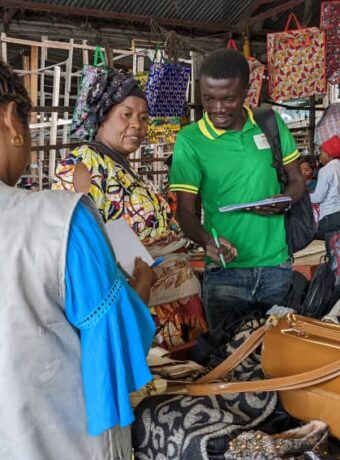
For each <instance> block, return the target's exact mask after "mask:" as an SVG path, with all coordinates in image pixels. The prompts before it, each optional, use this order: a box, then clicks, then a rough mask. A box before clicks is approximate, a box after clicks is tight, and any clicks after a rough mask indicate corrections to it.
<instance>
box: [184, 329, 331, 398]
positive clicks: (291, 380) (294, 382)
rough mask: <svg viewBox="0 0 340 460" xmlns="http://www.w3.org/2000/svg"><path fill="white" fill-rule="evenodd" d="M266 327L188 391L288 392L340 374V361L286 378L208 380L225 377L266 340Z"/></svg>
mask: <svg viewBox="0 0 340 460" xmlns="http://www.w3.org/2000/svg"><path fill="white" fill-rule="evenodd" d="M267 330H268V325H264V326H262V327H260V328H259V329H257V330H256V331H254V332H253V333H252V334H251V335H250V336H249V337H248V339H247V340H246V341H245V342H243V344H242V345H241V346H240V347H239V348H238V349H237V350H236V351H235V352H234V353H233V354H232V355H231V356H229V357H228V358H227V359H226V360H225V361H223V363H221V364H220V365H219V366H217V367H216V368H215V369H213V370H212V371H211V372H209V373H208V374H207V375H205V376H203V377H201V378H200V379H198V380H196V381H195V382H194V383H190V384H189V385H187V386H186V387H185V390H186V393H187V394H188V395H190V396H207V395H221V394H226V393H245V392H251V391H253V392H259V391H284V390H285V391H287V390H296V389H299V388H306V387H309V386H313V385H317V384H319V383H323V382H327V381H328V380H331V379H333V378H335V377H339V376H340V360H337V361H335V362H333V363H331V364H327V365H326V366H322V367H319V368H317V369H313V370H312V371H307V372H302V373H300V374H295V375H291V376H286V377H277V378H272V379H266V380H254V381H250V382H229V383H228V382H225V383H224V382H216V383H209V382H211V381H212V380H215V379H217V378H221V377H223V376H225V375H226V374H228V373H229V372H230V371H231V370H233V369H234V368H235V367H237V366H238V365H239V364H240V363H241V362H242V361H243V360H244V359H245V358H247V357H248V356H249V355H250V354H251V353H252V352H253V351H254V350H255V349H256V348H257V347H258V346H259V345H260V344H261V343H262V342H263V339H264V336H265V334H266V332H267Z"/></svg>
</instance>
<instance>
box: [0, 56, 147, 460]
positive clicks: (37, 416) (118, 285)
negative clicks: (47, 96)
mask: <svg viewBox="0 0 340 460" xmlns="http://www.w3.org/2000/svg"><path fill="white" fill-rule="evenodd" d="M30 108H31V104H30V101H29V98H28V96H27V93H26V90H25V89H24V87H23V85H22V83H21V81H20V79H19V77H18V76H16V75H15V74H14V73H13V72H12V70H11V69H10V68H9V67H8V66H7V65H5V64H3V63H1V62H0V138H1V143H0V215H1V218H0V261H1V262H0V263H1V277H0V293H1V296H0V298H1V304H0V307H1V308H0V407H1V411H0V459H1V460H47V459H48V460H61V459H63V460H85V459H86V460H116V459H122V460H125V459H126V460H127V459H129V460H130V459H131V440H130V428H129V426H130V424H131V423H132V421H133V419H134V417H133V411H132V409H131V406H130V402H129V393H130V392H132V391H135V390H137V389H139V388H140V387H142V386H143V385H145V384H146V383H147V382H148V381H150V379H151V374H150V371H149V369H148V366H147V363H146V354H147V352H148V350H149V347H150V345H151V342H152V339H153V335H154V325H153V321H152V319H151V316H150V314H149V312H148V309H147V308H146V306H145V304H144V302H143V301H142V300H141V297H140V296H139V295H138V294H137V293H136V292H135V291H134V290H133V289H132V288H131V287H130V286H129V284H128V283H127V282H126V280H125V278H124V276H123V274H122V273H121V272H120V270H119V268H118V267H117V264H116V261H115V258H114V255H113V252H112V249H111V246H110V243H109V242H108V240H107V237H106V235H105V232H104V230H103V228H102V224H101V218H100V216H99V214H98V213H97V211H96V209H95V208H94V206H93V205H92V203H91V201H90V200H89V199H88V198H86V197H84V196H82V195H81V194H76V193H69V192H55V191H49V190H48V191H44V192H41V193H39V192H38V193H33V192H30V191H26V190H20V189H16V188H14V185H15V183H16V182H17V180H18V179H19V177H20V175H21V173H22V171H23V169H24V168H25V166H26V165H27V163H28V161H29V157H30V144H31V139H30V133H29V127H28V117H29V112H30ZM136 274H137V276H136V281H135V288H136V290H137V291H138V292H140V293H141V295H142V296H144V298H146V297H147V294H148V291H149V288H150V285H151V283H152V280H153V274H152V271H151V270H149V269H146V268H145V267H144V266H143V264H142V263H141V262H139V263H138V264H137V273H136ZM140 274H142V278H143V279H142V280H141V276H140Z"/></svg>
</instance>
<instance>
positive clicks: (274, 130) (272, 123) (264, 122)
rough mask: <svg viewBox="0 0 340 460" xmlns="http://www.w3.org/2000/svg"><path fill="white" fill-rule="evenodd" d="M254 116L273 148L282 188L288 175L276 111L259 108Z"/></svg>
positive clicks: (274, 164)
mask: <svg viewBox="0 0 340 460" xmlns="http://www.w3.org/2000/svg"><path fill="white" fill-rule="evenodd" d="M254 118H255V121H256V123H257V124H258V125H259V126H260V128H261V130H262V131H263V133H264V135H265V136H266V138H267V140H268V143H269V145H270V147H271V149H272V154H273V163H272V166H273V167H274V168H275V169H276V172H277V178H278V181H279V183H280V184H281V189H282V190H283V189H284V186H285V184H286V183H287V175H286V173H285V170H284V168H283V162H282V149H281V140H280V133H279V127H278V125H277V121H276V117H275V113H274V111H273V109H271V108H262V107H261V108H259V109H256V110H254Z"/></svg>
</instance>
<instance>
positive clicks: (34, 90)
mask: <svg viewBox="0 0 340 460" xmlns="http://www.w3.org/2000/svg"><path fill="white" fill-rule="evenodd" d="M38 63H39V48H38V47H37V46H32V47H31V66H30V70H31V71H35V70H37V69H38V67H39V66H38ZM28 77H30V97H31V101H32V104H33V105H34V106H35V105H37V104H38V74H36V73H32V74H30V75H28ZM25 78H26V77H25ZM37 119H38V115H37V113H36V112H32V113H31V123H36V122H37ZM34 143H35V141H33V144H34ZM31 174H32V180H33V182H37V181H38V180H39V174H38V154H37V153H36V152H31Z"/></svg>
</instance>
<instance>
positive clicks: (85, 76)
mask: <svg viewBox="0 0 340 460" xmlns="http://www.w3.org/2000/svg"><path fill="white" fill-rule="evenodd" d="M107 72H108V69H107V67H106V62H105V55H104V53H103V51H102V50H101V48H100V46H96V48H95V52H94V60H93V65H89V64H85V65H84V67H83V71H82V77H81V82H80V89H79V94H78V99H77V102H76V105H75V108H74V112H73V117H72V125H71V134H74V135H75V136H76V137H78V138H79V139H82V140H85V141H86V140H92V138H93V136H94V134H95V133H93V132H92V130H91V129H88V128H86V120H87V118H88V116H89V112H88V106H87V96H88V93H89V88H90V87H91V86H92V85H93V84H94V82H95V81H96V80H97V79H98V77H100V76H106V75H107Z"/></svg>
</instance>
